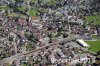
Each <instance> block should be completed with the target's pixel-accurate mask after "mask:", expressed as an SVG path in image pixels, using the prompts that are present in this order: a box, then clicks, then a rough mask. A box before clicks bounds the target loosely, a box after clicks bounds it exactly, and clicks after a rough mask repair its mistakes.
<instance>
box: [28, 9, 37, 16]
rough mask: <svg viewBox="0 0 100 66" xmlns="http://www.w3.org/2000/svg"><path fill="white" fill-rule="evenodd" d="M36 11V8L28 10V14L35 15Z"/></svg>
mask: <svg viewBox="0 0 100 66" xmlns="http://www.w3.org/2000/svg"><path fill="white" fill-rule="evenodd" d="M37 13H38V11H37V10H36V9H33V10H30V11H29V15H30V16H37V15H36V14H37Z"/></svg>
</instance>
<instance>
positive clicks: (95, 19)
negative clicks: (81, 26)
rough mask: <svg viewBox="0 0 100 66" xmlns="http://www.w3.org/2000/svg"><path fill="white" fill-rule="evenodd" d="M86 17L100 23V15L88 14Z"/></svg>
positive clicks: (89, 20) (90, 20)
mask: <svg viewBox="0 0 100 66" xmlns="http://www.w3.org/2000/svg"><path fill="white" fill-rule="evenodd" d="M86 19H87V21H88V22H89V23H90V22H92V21H95V23H96V24H100V15H95V16H86Z"/></svg>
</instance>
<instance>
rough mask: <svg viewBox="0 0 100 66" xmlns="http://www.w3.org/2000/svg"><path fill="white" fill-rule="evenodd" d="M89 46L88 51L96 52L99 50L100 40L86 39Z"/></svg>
mask: <svg viewBox="0 0 100 66" xmlns="http://www.w3.org/2000/svg"><path fill="white" fill-rule="evenodd" d="M86 43H88V44H89V45H90V46H91V48H90V49H89V50H90V51H93V52H97V51H99V50H100V40H97V41H86Z"/></svg>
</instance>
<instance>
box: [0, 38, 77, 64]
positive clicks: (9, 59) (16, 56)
mask: <svg viewBox="0 0 100 66" xmlns="http://www.w3.org/2000/svg"><path fill="white" fill-rule="evenodd" d="M75 39H76V38H75V37H68V38H64V39H63V40H60V41H57V42H54V43H50V44H49V45H45V46H43V47H39V48H37V49H35V50H32V51H30V52H25V53H19V54H16V55H13V56H11V57H8V58H5V59H3V60H1V61H0V64H1V65H2V64H3V63H6V62H12V61H14V60H17V59H21V58H23V57H25V56H27V55H31V54H36V53H37V51H39V50H41V49H44V48H46V47H51V46H54V45H58V44H60V43H62V42H69V41H72V40H75Z"/></svg>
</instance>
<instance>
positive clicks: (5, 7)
mask: <svg viewBox="0 0 100 66" xmlns="http://www.w3.org/2000/svg"><path fill="white" fill-rule="evenodd" d="M0 9H4V10H8V9H9V7H8V6H5V5H4V6H0Z"/></svg>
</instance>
